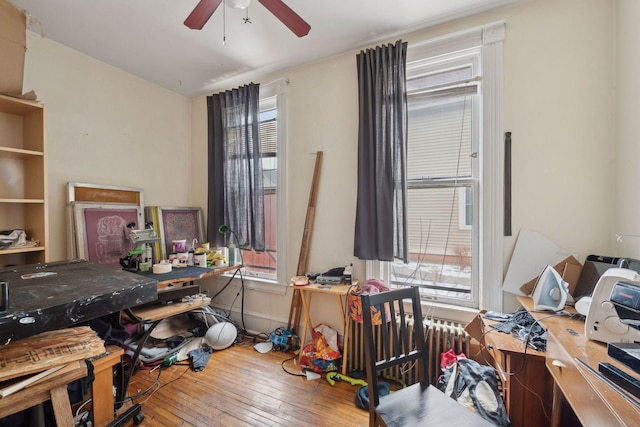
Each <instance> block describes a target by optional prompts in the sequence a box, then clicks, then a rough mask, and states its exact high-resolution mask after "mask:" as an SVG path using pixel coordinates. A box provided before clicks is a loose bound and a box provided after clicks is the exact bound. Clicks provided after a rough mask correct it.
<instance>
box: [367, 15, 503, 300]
mask: <svg viewBox="0 0 640 427" xmlns="http://www.w3.org/2000/svg"><path fill="white" fill-rule="evenodd" d="M503 36H504V24H496V25H493V26H488V27H485V28H481V29H476V30H471V31H468V32H464V33H459V34H454V35H452V36H449V37H443V38H440V39H437V40H430V41H427V42H424V43H418V44H415V45H412V44H411V43H409V46H408V52H407V102H408V134H407V235H408V245H409V263H408V264H404V263H403V262H402V261H400V260H397V261H396V262H387V263H385V262H370V263H369V264H368V268H369V269H370V270H368V277H381V278H382V279H384V280H386V281H387V282H389V283H391V284H392V285H397V286H406V285H411V286H420V288H421V293H422V295H423V296H424V299H425V300H428V301H431V302H435V303H438V305H442V306H455V307H470V308H479V307H483V308H490V309H500V307H501V303H502V302H501V297H500V296H499V295H500V292H499V287H500V285H501V283H502V239H501V237H502V234H501V232H502V228H501V227H502V218H503V212H502V210H501V206H502V179H503V177H502V175H501V173H502V158H503V151H502V150H503V147H502V146H501V145H500V142H501V136H500V132H501V126H502V122H501V117H502V116H501V75H502V74H501V62H500V61H501V58H502V56H501V48H502V39H503ZM496 295H497V296H496Z"/></svg>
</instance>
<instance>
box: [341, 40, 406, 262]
mask: <svg viewBox="0 0 640 427" xmlns="http://www.w3.org/2000/svg"><path fill="white" fill-rule="evenodd" d="M356 59H357V69H358V94H359V129H358V194H357V202H356V225H355V239H354V240H355V241H354V255H355V256H357V257H358V258H360V259H366V260H380V261H392V260H393V259H394V258H399V259H402V260H404V261H405V262H407V258H408V249H407V235H406V221H407V220H406V209H405V203H406V195H407V183H406V138H407V91H406V77H405V76H406V74H405V73H406V59H407V43H403V42H402V41H401V40H399V41H397V42H396V43H395V44H389V45H386V46H378V47H376V48H375V49H368V50H366V51H362V52H360V53H359V54H358V55H357V56H356Z"/></svg>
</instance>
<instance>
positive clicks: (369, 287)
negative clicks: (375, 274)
mask: <svg viewBox="0 0 640 427" xmlns="http://www.w3.org/2000/svg"><path fill="white" fill-rule="evenodd" d="M389 289H391V288H390V287H389V286H388V285H387V284H386V283H384V282H383V281H382V280H378V279H368V280H367V281H366V282H364V283H363V284H362V286H361V292H360V293H361V294H365V295H367V294H369V295H370V294H378V293H380V292H386V291H388V290H389Z"/></svg>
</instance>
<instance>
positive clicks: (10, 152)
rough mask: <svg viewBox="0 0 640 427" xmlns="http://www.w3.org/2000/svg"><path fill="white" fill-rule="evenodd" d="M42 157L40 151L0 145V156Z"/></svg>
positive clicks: (10, 157) (12, 157)
mask: <svg viewBox="0 0 640 427" xmlns="http://www.w3.org/2000/svg"><path fill="white" fill-rule="evenodd" d="M38 156H40V157H42V156H44V153H43V152H42V151H32V150H22V149H20V148H9V147H0V157H6V158H9V159H28V158H30V157H38Z"/></svg>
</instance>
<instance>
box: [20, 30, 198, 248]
mask: <svg viewBox="0 0 640 427" xmlns="http://www.w3.org/2000/svg"><path fill="white" fill-rule="evenodd" d="M25 62H26V64H25V78H24V90H25V91H28V90H31V89H33V90H35V92H36V94H37V95H38V99H39V100H40V101H41V102H42V103H43V104H45V106H46V108H47V110H46V114H47V117H46V135H47V153H46V154H47V169H48V174H47V178H48V196H49V199H48V201H49V205H48V206H49V245H50V252H49V253H50V260H51V261H56V260H61V259H66V258H67V257H68V256H67V222H66V218H67V213H66V202H67V196H66V192H65V190H66V184H67V182H70V181H71V182H83V183H91V184H101V185H118V186H127V187H139V188H142V189H144V197H145V202H146V204H147V205H162V206H184V205H189V204H190V203H191V197H190V194H189V192H190V189H191V187H190V183H191V179H190V176H189V175H188V174H187V173H185V172H187V171H189V169H190V167H191V164H190V159H191V157H190V154H191V144H190V141H191V126H190V122H189V120H190V115H191V104H190V102H189V100H188V99H187V98H185V97H183V96H180V95H177V94H175V93H173V92H170V91H167V90H165V89H162V88H160V87H158V86H155V85H153V84H151V83H149V82H147V81H145V80H142V79H140V78H137V77H135V76H132V75H131V74H128V73H125V72H123V71H121V70H119V69H117V68H114V67H111V66H108V65H106V64H104V63H103V62H99V61H96V60H95V59H92V58H90V57H88V56H86V55H83V54H81V53H79V52H77V51H74V50H71V49H69V48H67V47H65V46H62V45H60V44H58V43H55V42H53V41H51V40H49V39H46V38H42V37H40V35H38V34H35V33H32V32H27V55H26V60H25Z"/></svg>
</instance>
